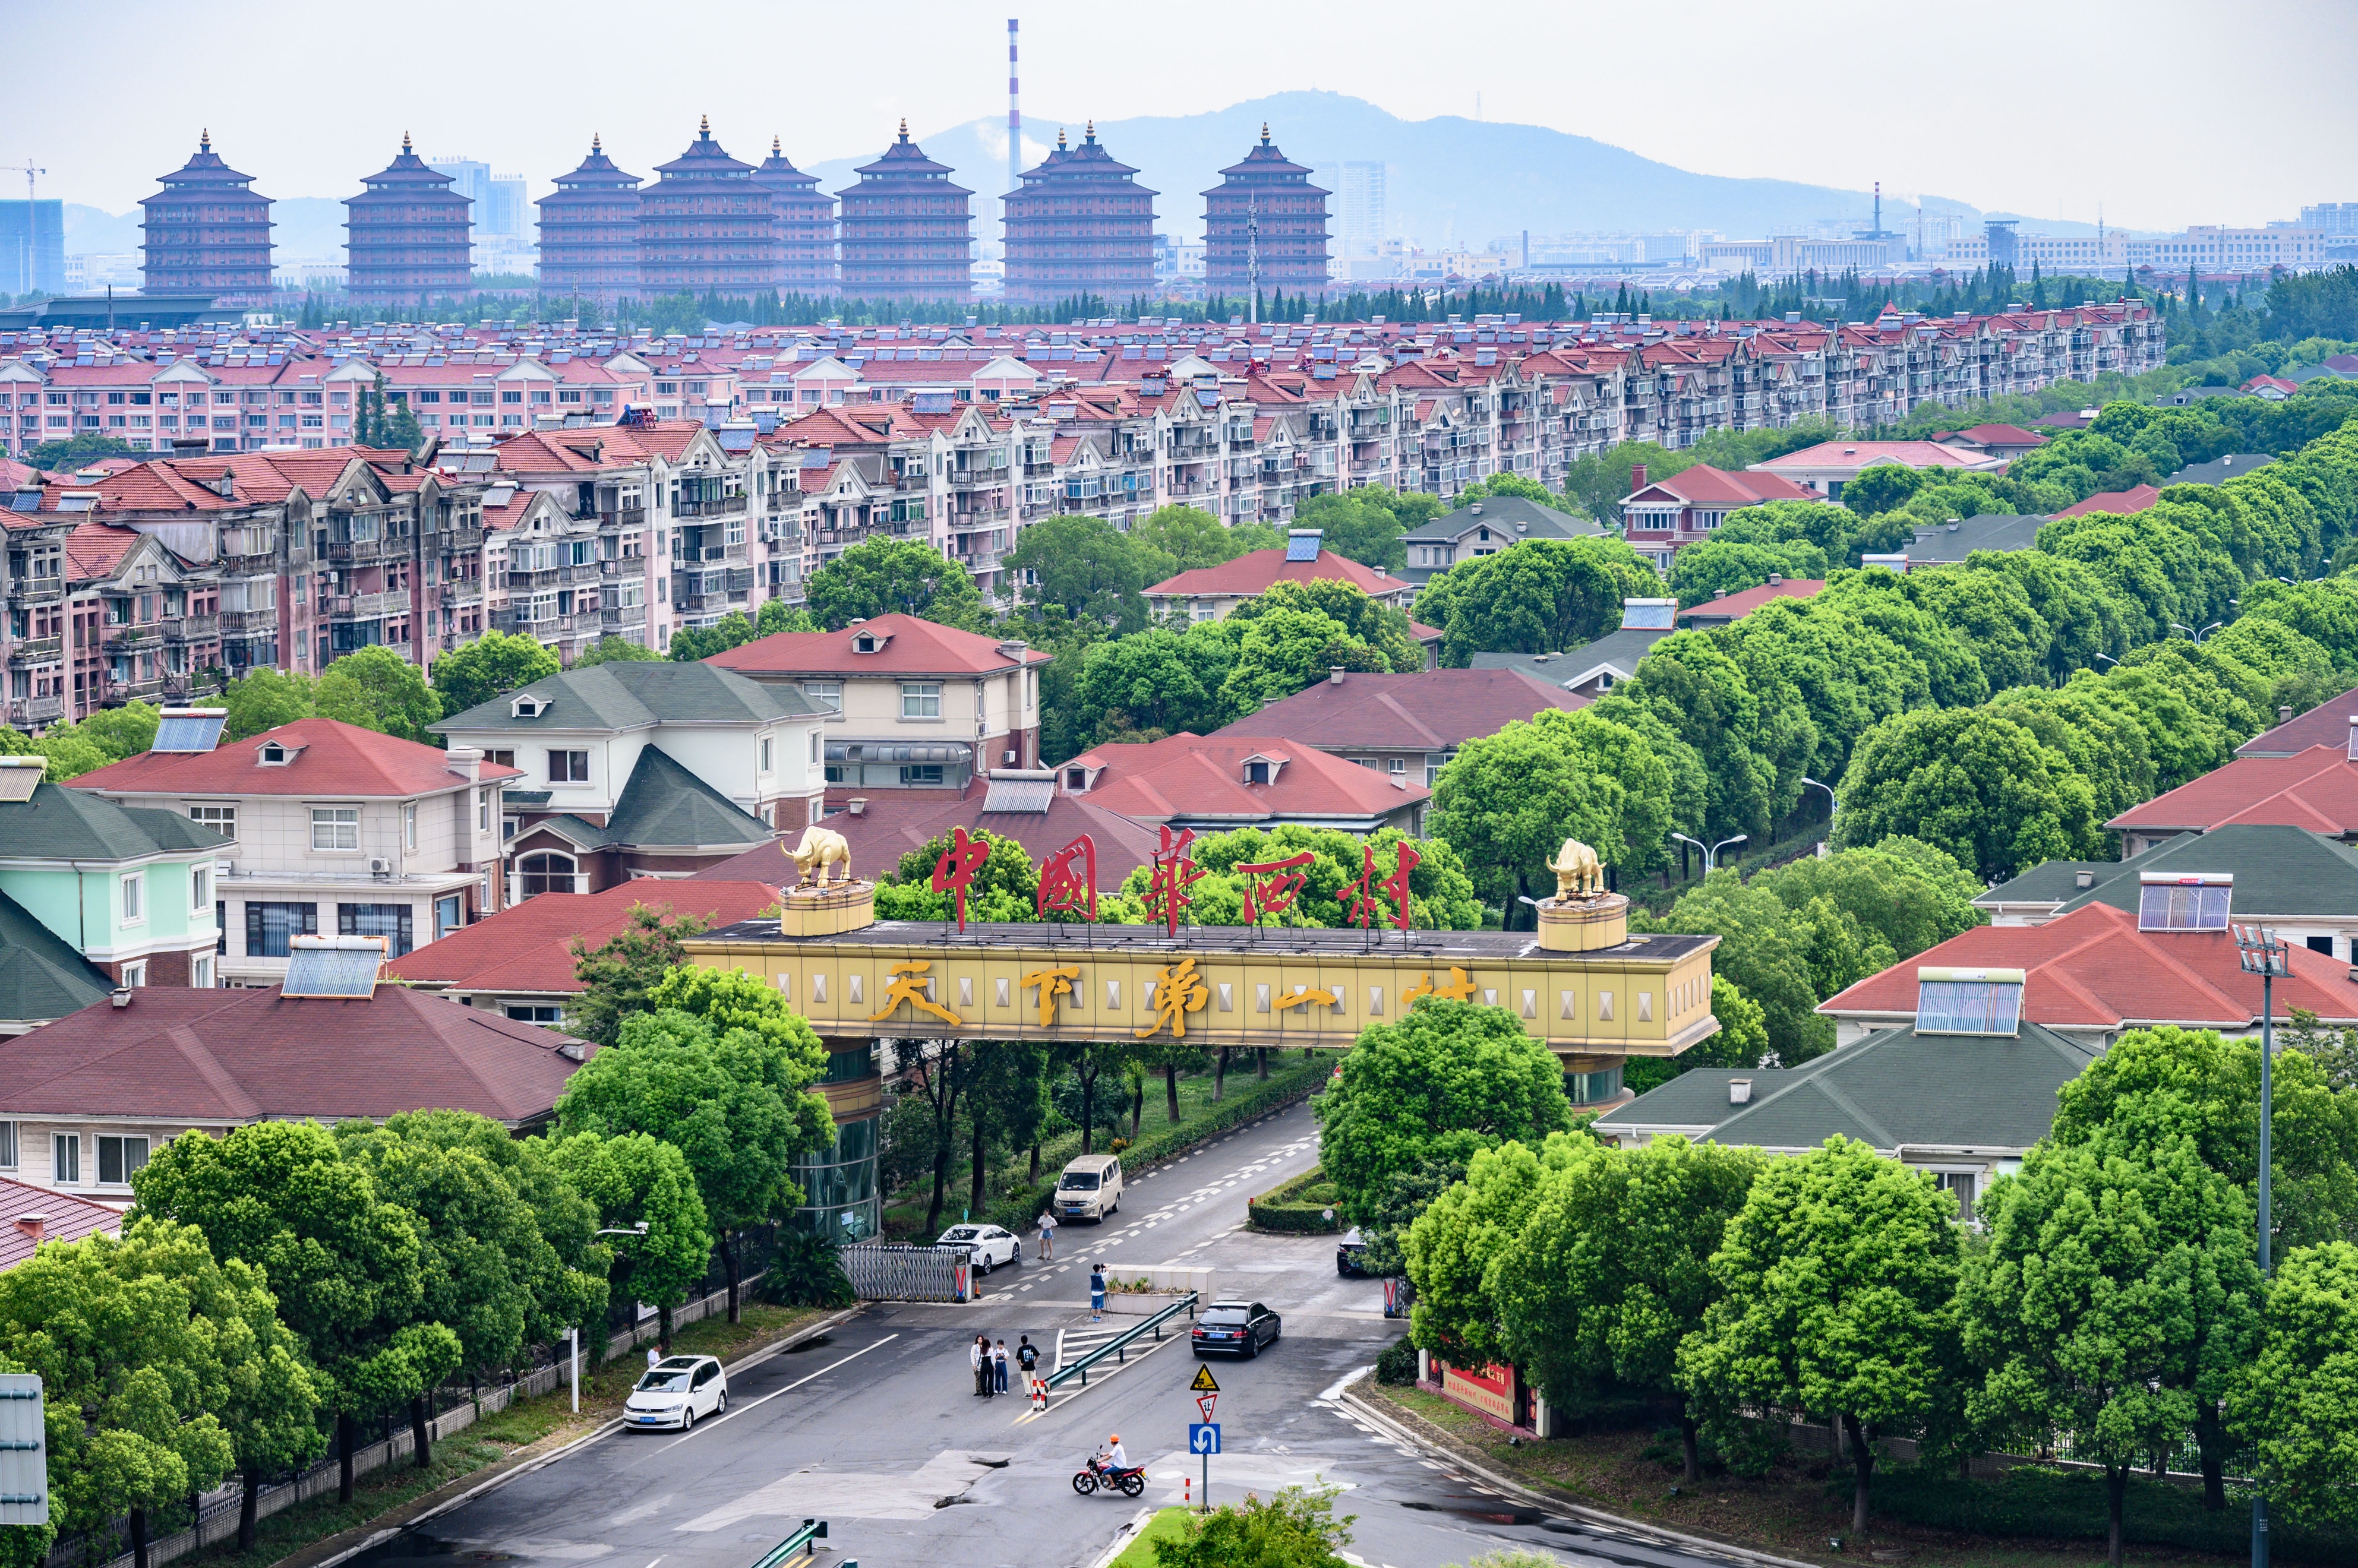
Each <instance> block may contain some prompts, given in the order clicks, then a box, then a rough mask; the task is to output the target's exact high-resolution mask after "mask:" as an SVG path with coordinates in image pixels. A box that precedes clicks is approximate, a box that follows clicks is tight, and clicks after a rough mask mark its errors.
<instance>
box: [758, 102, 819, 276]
mask: <svg viewBox="0 0 2358 1568" xmlns="http://www.w3.org/2000/svg"><path fill="white" fill-rule="evenodd" d="M753 183H754V184H756V185H759V186H761V187H763V189H766V190H768V191H769V193H770V211H771V212H772V214H773V217H774V218H775V220H776V222H777V231H778V286H779V287H782V288H784V289H786V290H787V291H789V292H790V293H795V294H832V293H834V292H835V198H834V197H832V196H829V195H828V194H827V192H826V191H824V190H821V189H819V188H818V176H817V175H815V174H805V173H804V172H803V171H802V170H801V169H798V168H795V166H794V162H793V160H792V159H790V158H788V157H786V153H785V145H784V143H783V142H781V141H780V140H779V139H778V138H777V137H775V136H773V137H771V138H770V156H769V157H765V158H763V160H762V163H761V167H760V168H756V169H754V171H753Z"/></svg>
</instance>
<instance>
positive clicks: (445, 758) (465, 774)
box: [442, 746, 483, 784]
mask: <svg viewBox="0 0 2358 1568" xmlns="http://www.w3.org/2000/svg"><path fill="white" fill-rule="evenodd" d="M442 765H443V766H444V767H446V768H448V769H449V770H450V771H451V772H452V773H456V774H458V775H459V776H460V778H462V779H465V780H466V781H467V782H468V783H469V784H473V783H475V782H476V781H478V780H480V779H481V777H482V776H483V753H482V752H481V751H480V750H479V749H477V748H475V747H473V746H453V747H451V748H450V749H449V751H447V752H443V753H442Z"/></svg>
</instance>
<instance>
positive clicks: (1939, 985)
mask: <svg viewBox="0 0 2358 1568" xmlns="http://www.w3.org/2000/svg"><path fill="white" fill-rule="evenodd" d="M1916 979H1917V988H1916V1033H1919V1034H2012V1033H2016V1031H2017V1027H2018V1026H2019V1024H2020V1022H2021V1019H2022V980H2023V973H2022V971H2021V970H2020V969H1919V970H1917V971H1916Z"/></svg>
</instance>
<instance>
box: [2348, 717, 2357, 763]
mask: <svg viewBox="0 0 2358 1568" xmlns="http://www.w3.org/2000/svg"><path fill="white" fill-rule="evenodd" d="M2350 760H2351V761H2352V762H2358V714H2353V715H2352V716H2351V719H2350Z"/></svg>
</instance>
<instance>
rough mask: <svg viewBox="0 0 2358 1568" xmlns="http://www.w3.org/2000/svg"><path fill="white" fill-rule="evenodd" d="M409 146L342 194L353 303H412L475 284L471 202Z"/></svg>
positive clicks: (404, 145) (457, 294)
mask: <svg viewBox="0 0 2358 1568" xmlns="http://www.w3.org/2000/svg"><path fill="white" fill-rule="evenodd" d="M450 185H451V179H450V177H449V175H447V174H444V173H442V172H441V171H440V170H438V169H434V168H428V167H427V164H426V161H425V160H424V159H423V158H421V157H418V156H417V154H416V152H415V151H413V150H412V149H411V147H410V143H409V133H408V132H406V131H404V132H403V133H402V135H401V156H400V157H396V158H395V159H394V160H393V161H392V162H391V163H389V164H387V165H385V166H384V168H381V169H379V170H378V171H377V172H376V173H374V174H372V175H370V176H369V177H368V178H366V179H364V180H363V181H362V190H361V193H360V194H359V195H358V196H352V197H347V198H345V200H344V211H345V214H346V215H345V219H344V254H345V265H346V270H347V272H348V274H349V276H350V281H349V282H348V283H347V285H346V290H347V292H349V293H350V294H351V296H352V299H353V301H354V302H355V303H357V304H364V305H384V306H409V305H423V304H426V303H427V301H429V300H435V299H449V298H453V297H460V296H463V295H465V294H467V293H468V292H470V291H471V289H472V288H473V287H474V280H475V272H474V265H473V263H472V246H473V243H474V221H473V217H472V209H473V206H474V203H473V202H471V201H470V200H467V198H465V197H463V196H461V195H460V194H459V193H458V192H457V191H455V190H453V189H450Z"/></svg>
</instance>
